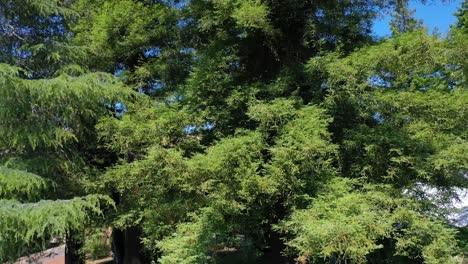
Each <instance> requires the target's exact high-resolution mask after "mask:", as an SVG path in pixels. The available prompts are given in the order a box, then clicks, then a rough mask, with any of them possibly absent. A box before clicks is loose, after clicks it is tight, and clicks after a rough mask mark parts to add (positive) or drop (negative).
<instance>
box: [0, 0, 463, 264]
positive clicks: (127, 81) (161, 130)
mask: <svg viewBox="0 0 468 264" xmlns="http://www.w3.org/2000/svg"><path fill="white" fill-rule="evenodd" d="M46 2H47V1H46ZM28 3H29V4H31V5H32V6H31V7H30V10H31V13H28V14H29V16H28V18H27V19H26V18H22V19H19V18H18V19H17V18H16V16H14V15H13V16H12V15H8V16H7V17H8V19H9V21H10V22H9V23H10V25H14V26H13V27H14V28H23V30H24V29H25V28H27V27H29V26H31V25H34V23H33V22H31V21H37V20H40V21H49V20H48V19H52V18H51V17H54V16H56V15H57V14H59V15H58V16H59V17H60V19H58V18H54V19H52V20H50V21H56V22H57V23H59V24H60V25H61V27H63V31H56V30H51V31H50V34H49V35H50V39H56V40H57V41H60V43H63V47H66V49H65V50H68V48H70V47H76V48H77V50H79V51H80V53H79V56H78V58H75V57H73V56H67V55H60V56H63V57H61V58H60V59H58V60H56V62H57V63H56V64H50V65H44V64H42V63H36V62H35V61H34V60H32V58H34V56H35V55H33V54H32V53H31V55H28V56H27V60H26V62H27V63H23V64H22V61H21V60H18V58H17V56H16V55H15V53H14V52H13V49H12V48H9V53H8V54H7V55H8V56H7V57H11V58H10V59H9V61H8V62H9V63H10V64H16V65H19V66H21V67H24V68H26V67H29V68H30V70H27V69H26V71H23V70H20V69H18V68H14V67H11V66H7V65H5V66H2V67H3V68H1V70H0V73H3V75H2V76H1V77H0V80H1V81H2V82H3V86H2V89H1V90H0V91H1V93H2V94H0V95H1V97H0V108H1V109H2V111H1V112H0V132H1V133H2V134H3V135H5V136H4V137H3V138H2V139H0V151H2V152H1V153H2V156H1V158H0V161H1V165H3V166H4V167H6V169H5V173H7V174H9V175H17V176H14V177H5V178H4V179H8V180H5V181H4V182H5V183H2V182H1V181H0V183H2V184H3V185H2V186H6V187H5V188H4V189H5V190H8V191H4V192H1V190H2V189H0V195H6V196H5V197H6V198H10V197H11V198H13V199H14V200H15V201H13V202H12V201H8V202H7V201H5V202H4V203H5V204H8V205H7V206H9V207H8V208H10V207H12V206H13V207H15V208H20V209H18V210H21V208H29V207H33V208H38V209H37V211H34V212H37V214H41V213H43V212H44V210H48V209H46V208H51V207H52V208H62V207H61V206H63V204H64V203H65V204H67V205H68V204H69V201H72V202H70V204H73V205H74V206H72V209H70V211H67V212H70V215H71V217H68V218H67V219H59V220H60V221H59V223H61V224H60V226H59V227H57V226H50V228H49V227H48V228H49V229H40V230H41V231H36V230H37V228H36V227H35V225H36V224H42V226H43V224H44V222H41V221H39V222H35V223H34V224H32V225H30V226H27V225H28V223H29V222H27V221H26V222H25V224H24V225H23V226H21V227H15V228H17V229H18V230H23V231H22V232H24V234H25V235H24V236H22V237H20V238H19V239H17V240H11V239H10V238H11V236H8V237H10V238H9V239H10V240H6V241H8V242H2V241H0V244H1V245H0V248H2V247H1V246H3V245H5V248H11V247H12V245H17V244H22V245H26V246H30V245H32V244H34V245H40V246H42V245H41V244H40V243H39V244H37V242H38V241H40V240H41V239H42V241H47V239H48V238H49V237H50V236H53V235H63V234H64V233H65V234H67V235H68V238H69V239H68V240H69V241H72V242H73V241H75V242H76V243H75V244H76V245H78V247H79V244H80V243H82V240H83V239H84V238H83V236H80V231H82V230H84V229H86V228H90V226H92V221H93V220H94V221H96V220H99V218H98V217H92V216H93V214H92V213H93V212H94V213H98V214H99V213H101V212H102V211H103V210H105V209H104V208H101V207H100V204H99V203H98V201H101V202H102V201H108V202H109V203H111V204H112V203H113V204H115V208H116V210H115V211H113V210H105V222H106V224H108V225H111V226H112V227H113V251H114V259H115V262H116V263H149V262H151V261H155V262H159V263H165V264H170V263H232V262H233V263H256V262H257V263H258V262H261V263H271V262H272V261H273V260H276V261H282V262H284V263H288V262H292V261H294V259H296V261H297V262H300V263H301V262H302V263H306V262H309V261H315V262H317V263H321V262H323V263H364V262H370V263H385V262H387V263H388V262H401V263H415V262H416V263H422V262H425V263H426V262H427V263H448V262H450V261H452V260H453V257H454V256H455V255H457V254H462V250H460V248H459V244H460V245H461V246H463V245H464V244H466V243H465V242H466V241H465V238H463V237H464V236H463V234H461V235H457V234H456V230H455V229H454V228H453V227H451V226H450V225H449V223H448V221H447V219H446V216H447V215H449V214H450V213H451V209H452V208H451V207H450V204H449V203H448V201H449V200H450V199H452V198H454V197H456V195H455V192H454V190H455V188H464V187H467V186H466V179H465V178H464V177H465V175H466V170H467V165H466V156H467V155H466V149H467V145H466V138H467V132H466V129H465V128H466V121H465V120H466V119H467V114H468V113H467V111H466V107H465V104H466V101H467V93H466V61H467V60H466V52H465V47H466V39H467V38H466V30H465V27H464V24H463V17H464V12H463V9H462V11H460V12H459V15H458V16H459V20H460V22H459V23H458V24H457V25H456V26H454V28H453V29H452V31H451V33H450V34H449V37H448V38H447V39H442V38H440V37H437V36H429V35H428V34H427V32H425V31H424V30H422V29H420V28H418V27H417V26H415V24H414V23H413V22H415V21H414V20H412V19H411V18H409V15H410V12H409V11H408V10H407V8H406V6H407V2H406V1H373V0H369V1H338V2H336V1H335V2H333V1H332V2H330V1H295V0H288V1H257V0H236V1H227V0H207V1H202V0H192V1H145V0H143V1H129V0H125V1H114V0H100V1H89V0H79V1H70V2H68V1H65V2H62V1H57V2H52V1H48V2H47V3H52V4H51V6H52V7H53V8H54V9H50V10H56V11H50V12H46V13H40V12H39V11H40V10H41V9H40V8H39V9H38V8H36V6H35V5H34V3H33V2H28ZM11 5H15V6H18V3H16V2H11ZM62 7H63V8H64V9H62ZM35 8H36V9H35ZM12 10H17V9H12ZM47 10H49V9H47ZM385 10H397V11H398V14H399V15H398V16H397V17H396V20H394V25H395V28H398V30H399V31H398V32H397V33H395V34H394V36H393V37H392V38H389V39H385V40H380V41H378V40H374V39H373V38H372V36H371V26H372V21H373V19H374V18H375V17H376V16H377V15H378V13H379V12H383V11H385ZM130 11H131V12H130ZM68 12H70V15H68ZM65 13H67V14H65ZM6 14H8V13H6ZM38 18H40V19H38ZM41 19H42V20H41ZM54 23H55V22H54ZM54 25H55V24H54ZM44 27H45V28H47V29H49V30H50V25H49V23H38V24H37V30H38V31H39V32H41V30H44V29H43V28H44ZM35 29H36V28H35ZM21 32H23V31H22V30H17V31H14V33H15V34H18V33H21ZM23 33H24V32H23ZM15 34H13V33H11V34H10V35H9V36H8V38H5V39H8V40H14V41H13V42H11V43H14V44H3V45H5V46H6V47H13V46H14V45H22V47H23V49H25V50H28V49H31V50H34V48H33V45H29V44H28V43H29V42H28V41H24V43H23V42H22V40H21V38H24V37H22V36H21V35H19V36H20V37H21V38H18V36H15ZM26 35H27V34H26ZM49 35H48V34H45V36H46V37H45V38H44V39H41V38H40V37H38V38H37V40H35V41H37V42H38V43H42V42H45V43H48V41H49V38H47V36H49ZM31 41H32V40H31ZM5 43H6V42H5ZM9 43H10V42H9ZM17 43H19V44H17ZM36 44H37V43H36ZM8 45H10V46H8ZM52 52H54V50H52ZM45 54H47V52H45ZM60 54H68V53H66V52H64V53H60ZM15 56H16V57H15ZM28 65H29V66H28ZM71 65H73V67H71ZM31 67H32V68H31ZM31 72H33V73H34V74H30V73H31ZM103 72H106V73H103ZM31 79H34V80H31ZM64 102H66V103H67V106H66V107H64V106H63V105H64ZM25 171H27V172H28V173H26V172H25ZM31 173H33V174H31ZM5 175H6V174H5ZM37 175H40V177H39V176H37ZM17 178H18V179H22V178H28V179H30V180H28V184H25V183H24V182H23V183H22V182H21V181H16V179H17ZM0 179H2V178H0ZM12 179H15V180H14V181H12ZM22 186H23V187H22ZM45 186H57V189H56V190H57V191H55V192H50V193H41V190H44V188H49V187H45ZM427 188H433V189H434V190H436V193H437V195H438V196H437V197H438V199H436V200H434V199H431V198H430V197H428V194H427V192H425V190H426V189H427ZM22 189H25V190H28V191H27V192H26V193H23V192H20V193H17V192H18V191H17V190H22ZM7 192H8V194H7ZM11 193H13V194H14V195H15V196H13V197H12V196H11V195H12V194H11ZM8 195H9V196H8ZM89 195H91V196H89ZM109 197H110V198H111V200H109V199H110V198H109ZM43 198H47V199H53V200H54V201H50V200H49V201H39V200H40V199H43ZM65 201H66V202H65ZM11 203H14V205H10V204H11ZM31 203H32V205H31ZM42 206H43V207H42ZM0 208H1V207H0ZM77 208H79V209H81V208H87V209H89V212H90V213H87V214H75V213H76V211H75V210H76V209H77ZM63 210H65V211H66V210H67V209H63ZM15 212H16V209H15ZM5 214H6V213H5ZM26 216H29V215H28V214H26ZM11 217H16V218H18V217H20V216H18V215H14V214H13V215H12V216H11ZM39 219H40V218H39ZM68 220H70V221H69V222H67V221H68ZM85 220H89V222H87V223H86V224H82V223H83V221H85ZM21 221H23V220H21ZM76 222H80V224H79V225H78V224H75V223H76ZM8 224H11V221H9V220H7V221H5V222H4V223H2V222H0V227H2V226H1V225H3V226H5V228H8V230H12V229H10V228H12V227H10V226H9V225H8ZM13 230H14V229H13ZM28 231H29V232H33V233H32V234H34V235H33V236H32V237H31V236H29V234H30V233H28ZM71 231H74V232H71ZM72 233H73V234H72ZM6 234H7V233H6ZM21 234H23V233H21ZM15 243H16V244H15Z"/></svg>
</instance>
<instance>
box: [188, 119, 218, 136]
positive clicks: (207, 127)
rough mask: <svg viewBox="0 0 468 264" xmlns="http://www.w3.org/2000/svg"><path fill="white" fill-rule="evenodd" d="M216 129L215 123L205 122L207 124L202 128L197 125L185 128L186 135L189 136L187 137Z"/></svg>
mask: <svg viewBox="0 0 468 264" xmlns="http://www.w3.org/2000/svg"><path fill="white" fill-rule="evenodd" d="M214 127H215V125H214V123H212V122H209V121H208V122H205V124H203V125H201V126H197V125H188V126H186V127H184V129H183V130H184V133H185V134H187V135H191V134H194V133H196V132H197V131H200V130H204V131H206V130H212V129H213V128H214Z"/></svg>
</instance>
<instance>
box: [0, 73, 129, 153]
mask: <svg viewBox="0 0 468 264" xmlns="http://www.w3.org/2000/svg"><path fill="white" fill-rule="evenodd" d="M18 75H19V69H18V68H13V67H11V66H8V65H5V64H3V65H0V82H1V85H2V90H1V91H0V95H1V99H0V107H1V109H2V111H1V113H0V119H1V121H0V132H1V133H2V139H1V140H0V146H1V147H8V148H14V149H16V150H20V151H21V150H25V149H32V150H34V149H36V148H44V147H45V148H49V147H50V148H55V149H58V148H61V147H64V145H66V144H70V143H71V142H79V141H83V140H85V138H86V137H89V136H90V134H91V133H92V132H91V131H89V130H90V129H93V127H92V126H93V125H94V123H95V122H96V120H97V119H98V118H99V117H100V116H103V115H108V114H109V113H110V111H112V109H113V108H114V104H115V103H116V102H117V100H118V99H120V100H124V99H125V96H127V95H128V90H126V88H125V87H123V86H119V85H118V84H117V83H116V81H115V80H114V79H113V78H111V77H110V76H109V75H106V74H103V73H95V74H87V75H82V76H79V77H71V76H66V75H64V76H60V77H57V78H54V79H43V80H25V79H22V78H19V76H18ZM64 105H65V107H64Z"/></svg>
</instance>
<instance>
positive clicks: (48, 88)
mask: <svg viewBox="0 0 468 264" xmlns="http://www.w3.org/2000/svg"><path fill="white" fill-rule="evenodd" d="M20 71H21V70H20V69H18V68H16V67H12V66H9V65H5V64H2V65H1V66H0V75H1V77H0V80H1V84H2V89H1V91H0V94H1V99H0V108H1V109H2V111H1V113H0V116H1V117H0V118H1V121H0V131H1V134H2V139H1V140H0V151H1V153H2V155H1V157H0V162H1V164H2V166H3V167H1V171H0V179H1V181H0V182H1V187H0V197H1V199H2V200H1V203H0V207H1V213H2V225H1V226H2V241H1V243H0V248H1V251H2V254H0V257H1V261H2V262H3V261H5V260H9V259H11V258H14V257H18V256H19V255H20V254H25V253H28V252H31V251H34V250H37V249H41V248H43V247H44V246H46V245H47V244H48V240H49V239H51V238H52V237H54V236H58V237H63V236H65V235H66V236H67V240H66V241H67V244H68V246H69V247H68V249H69V250H70V251H74V250H77V249H75V248H71V247H70V245H71V244H70V243H72V242H73V239H74V238H73V234H74V232H81V231H82V230H83V228H85V227H86V222H85V220H87V219H88V215H89V214H91V213H97V214H100V213H101V212H102V211H101V210H103V209H105V207H102V208H101V206H100V204H101V203H102V204H103V206H104V205H105V204H108V205H110V204H112V202H111V201H110V200H109V198H106V197H105V196H100V195H87V194H90V193H91V194H92V188H91V186H90V184H89V183H87V182H89V181H90V180H91V178H92V177H95V176H96V175H97V172H98V171H97V168H99V161H98V160H96V158H97V157H98V154H96V152H95V146H96V144H95V143H93V140H95V139H96V135H95V133H94V130H93V126H94V124H95V123H96V122H97V119H98V118H99V117H100V116H105V115H112V111H113V110H112V108H113V107H112V105H113V104H115V102H116V100H117V98H120V99H124V98H125V97H127V96H128V95H129V92H128V90H126V88H124V87H123V86H121V85H119V84H118V83H116V82H115V81H114V80H113V78H112V77H110V76H107V75H105V74H88V75H82V76H78V77H72V76H68V75H61V76H59V77H57V78H54V79H41V80H27V79H23V78H21V77H20V73H19V72H20ZM64 105H66V106H65V107H64ZM93 152H94V153H93ZM38 175H41V176H38ZM3 216H5V218H4V217H3ZM11 249H14V250H11ZM74 254H76V253H74ZM72 262H73V263H77V262H79V260H74V259H72Z"/></svg>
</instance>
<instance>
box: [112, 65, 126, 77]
mask: <svg viewBox="0 0 468 264" xmlns="http://www.w3.org/2000/svg"><path fill="white" fill-rule="evenodd" d="M124 72H125V65H124V64H123V63H119V64H117V65H116V66H115V67H114V76H116V77H122V76H123V74H124Z"/></svg>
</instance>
